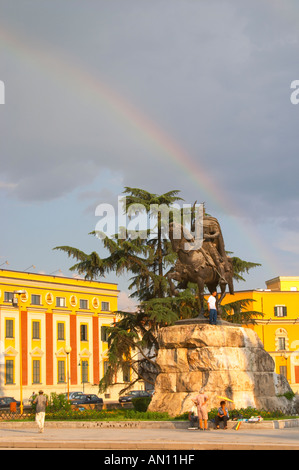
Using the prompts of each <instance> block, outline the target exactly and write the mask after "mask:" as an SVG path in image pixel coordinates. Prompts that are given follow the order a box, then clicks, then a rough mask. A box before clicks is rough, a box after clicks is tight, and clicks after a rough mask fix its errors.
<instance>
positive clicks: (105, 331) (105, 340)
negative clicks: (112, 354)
mask: <svg viewBox="0 0 299 470" xmlns="http://www.w3.org/2000/svg"><path fill="white" fill-rule="evenodd" d="M108 328H109V327H108V326H104V325H103V326H101V341H102V342H103V343H108Z"/></svg>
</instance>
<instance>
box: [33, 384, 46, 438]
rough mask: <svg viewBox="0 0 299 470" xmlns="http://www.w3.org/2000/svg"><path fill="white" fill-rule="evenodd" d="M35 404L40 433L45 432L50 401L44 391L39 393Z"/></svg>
mask: <svg viewBox="0 0 299 470" xmlns="http://www.w3.org/2000/svg"><path fill="white" fill-rule="evenodd" d="M33 403H35V404H36V410H35V421H36V424H37V426H38V428H39V432H44V426H45V416H46V406H47V405H48V400H47V397H46V396H45V395H44V392H43V391H42V390H40V391H39V392H38V396H37V397H36V399H35V400H34V402H33Z"/></svg>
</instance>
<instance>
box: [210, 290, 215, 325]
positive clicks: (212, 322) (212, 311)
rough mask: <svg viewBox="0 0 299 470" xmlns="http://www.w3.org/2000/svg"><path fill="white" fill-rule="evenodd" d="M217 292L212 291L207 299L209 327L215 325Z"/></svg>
mask: <svg viewBox="0 0 299 470" xmlns="http://www.w3.org/2000/svg"><path fill="white" fill-rule="evenodd" d="M216 297H217V292H216V291H214V292H212V294H211V295H210V297H209V298H208V310H209V320H210V325H217V307H216Z"/></svg>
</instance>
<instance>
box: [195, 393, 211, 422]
mask: <svg viewBox="0 0 299 470" xmlns="http://www.w3.org/2000/svg"><path fill="white" fill-rule="evenodd" d="M208 400H209V397H208V396H207V395H206V394H205V393H204V391H203V389H200V390H199V392H198V395H197V396H196V397H195V399H194V400H193V401H194V403H195V404H196V405H197V413H198V421H199V429H200V430H201V431H203V430H205V431H208V409H207V402H208ZM203 423H204V427H203V426H202V425H203Z"/></svg>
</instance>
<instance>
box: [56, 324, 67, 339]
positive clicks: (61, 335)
mask: <svg viewBox="0 0 299 470" xmlns="http://www.w3.org/2000/svg"><path fill="white" fill-rule="evenodd" d="M57 339H58V340H59V341H62V340H64V339H65V337H64V323H57Z"/></svg>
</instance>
